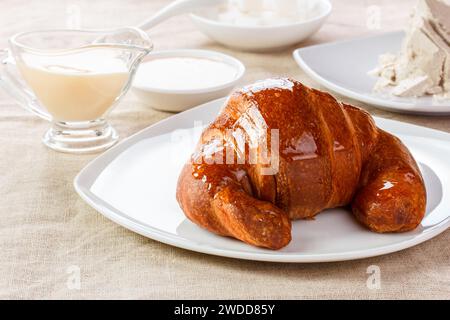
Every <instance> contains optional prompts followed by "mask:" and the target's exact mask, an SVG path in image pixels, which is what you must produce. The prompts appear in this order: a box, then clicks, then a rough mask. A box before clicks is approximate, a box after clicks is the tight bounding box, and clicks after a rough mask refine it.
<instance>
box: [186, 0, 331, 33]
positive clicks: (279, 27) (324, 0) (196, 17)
mask: <svg viewBox="0 0 450 320" xmlns="http://www.w3.org/2000/svg"><path fill="white" fill-rule="evenodd" d="M320 1H322V3H323V4H324V5H325V6H326V7H325V10H324V12H323V13H321V14H320V15H318V16H317V17H314V18H311V19H308V20H304V21H299V22H294V23H287V24H280V25H276V26H240V25H236V24H231V23H226V22H220V21H217V20H212V19H209V18H207V17H204V16H201V15H198V14H195V13H191V14H190V17H191V18H192V19H194V20H197V21H199V22H202V23H205V24H210V25H215V26H218V27H223V28H231V29H236V30H235V31H238V30H242V29H245V30H254V31H257V30H284V29H288V28H292V27H300V26H303V25H306V24H310V23H313V22H317V21H320V20H322V19H325V18H327V17H328V16H329V15H330V14H331V11H332V10H333V5H332V4H331V1H330V0H320Z"/></svg>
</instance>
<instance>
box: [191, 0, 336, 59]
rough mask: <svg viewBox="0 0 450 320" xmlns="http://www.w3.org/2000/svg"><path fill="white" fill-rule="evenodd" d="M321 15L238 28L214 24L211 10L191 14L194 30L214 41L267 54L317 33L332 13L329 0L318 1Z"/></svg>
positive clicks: (215, 22) (226, 24)
mask: <svg viewBox="0 0 450 320" xmlns="http://www.w3.org/2000/svg"><path fill="white" fill-rule="evenodd" d="M318 1H319V3H318V6H319V11H320V14H319V15H318V16H317V17H315V18H313V19H311V20H307V21H301V22H297V23H292V24H286V25H279V26H238V25H234V24H230V23H224V22H220V21H217V20H214V13H213V12H214V11H213V9H207V10H204V11H202V12H198V13H195V14H191V15H190V16H191V19H192V21H193V22H194V24H195V25H196V26H197V28H198V29H199V30H200V31H202V32H203V33H205V34H206V35H208V36H209V37H210V38H212V39H213V40H215V41H217V42H219V43H221V44H224V45H226V46H229V47H232V48H236V49H240V50H246V51H270V50H277V49H281V48H285V47H288V46H291V45H294V44H296V43H299V42H301V41H303V40H305V39H306V38H308V37H310V36H311V35H313V34H314V33H315V32H317V31H318V30H319V29H320V27H321V26H322V25H323V24H324V23H325V20H326V19H327V18H328V16H329V15H330V13H331V10H332V5H331V3H330V1H329V0H318Z"/></svg>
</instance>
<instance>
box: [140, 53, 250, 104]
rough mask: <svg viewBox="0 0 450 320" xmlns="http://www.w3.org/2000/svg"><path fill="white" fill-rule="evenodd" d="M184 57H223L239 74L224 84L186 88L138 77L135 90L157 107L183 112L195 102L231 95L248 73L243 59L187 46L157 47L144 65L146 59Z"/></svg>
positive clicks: (142, 65) (216, 58) (223, 60)
mask: <svg viewBox="0 0 450 320" xmlns="http://www.w3.org/2000/svg"><path fill="white" fill-rule="evenodd" d="M180 57H181V58H183V57H187V58H199V59H208V60H213V61H219V62H222V63H225V64H228V65H229V66H231V67H233V68H235V69H236V75H235V77H234V78H233V79H232V80H231V81H227V82H226V83H223V84H221V85H211V86H207V87H204V88H198V89H182V90H177V89H164V88H160V87H152V86H150V85H146V84H145V83H142V82H137V81H136V80H135V81H134V82H133V91H134V92H135V94H136V95H137V96H138V97H139V98H140V99H141V100H143V101H145V103H147V104H149V105H150V106H151V107H152V108H154V109H158V110H162V111H170V112H180V111H184V110H187V109H189V108H191V107H193V106H198V105H199V104H202V103H205V102H207V101H211V100H214V99H218V98H221V97H223V96H226V95H228V94H229V93H230V91H231V90H233V88H234V87H235V86H236V85H237V84H238V83H239V81H240V80H241V79H242V77H243V76H244V74H245V66H244V64H243V63H242V62H240V61H239V60H237V59H236V58H233V57H231V56H229V55H225V54H223V53H219V52H216V51H209V50H191V49H183V50H170V51H157V52H153V53H151V54H149V55H148V56H147V57H146V59H145V60H144V61H143V62H142V64H141V67H144V66H145V63H146V62H148V61H150V60H153V59H161V58H180ZM139 72H140V71H139V70H138V71H137V75H136V78H138V77H139ZM168 72H169V71H168Z"/></svg>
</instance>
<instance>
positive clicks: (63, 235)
mask: <svg viewBox="0 0 450 320" xmlns="http://www.w3.org/2000/svg"><path fill="white" fill-rule="evenodd" d="M168 2H169V1H163V0H155V1H149V0H147V1H144V0H142V1H139V0H114V1H111V0H109V1H107V0H98V1H91V0H63V1H59V0H58V1H57V0H53V1H52V0H45V1H37V0H35V1H29V0H2V1H1V2H0V48H1V47H5V46H6V45H7V38H8V37H9V36H11V35H13V34H14V33H16V32H20V31H26V30H30V29H42V28H56V27H65V26H77V25H78V24H79V25H81V26H82V27H90V28H93V27H97V28H98V27H112V26H120V25H132V24H135V23H137V22H139V21H140V20H142V19H144V18H146V17H147V16H148V15H150V14H152V13H153V12H155V10H156V9H157V8H159V7H161V6H163V5H165V4H167V3H168ZM333 3H334V6H335V9H334V12H333V14H332V16H331V18H330V19H329V20H328V23H327V24H326V26H325V27H324V28H323V29H322V30H321V31H320V32H319V33H318V34H316V35H315V36H314V37H313V38H311V39H310V40H308V41H307V42H306V43H304V44H302V45H308V44H313V43H320V42H326V41H333V40H338V39H346V38H351V37H354V36H358V35H365V34H370V33H375V32H384V31H388V30H392V29H399V28H401V27H402V25H404V23H405V22H406V19H407V17H408V13H409V10H410V9H411V7H412V5H413V1H407V0H402V1H388V0H384V1H376V0H372V1H369V0H366V1H362V0H345V1H344V0H339V1H338V0H335V1H333ZM377 17H379V18H380V19H379V23H378V22H377ZM151 35H152V38H153V40H154V42H155V49H167V48H206V49H213V50H218V51H221V52H224V53H228V54H231V55H234V56H236V57H237V58H239V59H241V60H242V61H243V62H244V63H245V65H246V66H247V68H248V72H247V74H246V78H245V81H244V82H246V83H248V82H251V81H253V80H256V79H261V78H266V77H270V76H274V75H281V76H284V75H287V76H292V77H295V78H297V79H299V80H302V81H304V82H305V83H306V84H308V85H312V86H315V87H319V86H318V85H317V83H315V82H314V81H312V80H311V79H309V78H308V77H307V76H306V75H304V74H303V72H302V71H301V70H300V69H299V68H298V67H297V65H296V64H295V62H294V60H293V59H292V57H291V52H292V50H293V49H294V48H290V49H289V50H284V51H282V52H276V53H271V54H253V53H242V52H238V51H234V50H230V49H227V48H225V47H222V46H220V45H217V44H215V43H214V42H212V41H211V40H209V39H208V38H207V37H205V36H204V35H202V34H201V33H199V32H197V31H196V30H195V29H194V27H193V26H192V25H191V23H190V21H189V19H188V18H186V17H177V18H174V19H172V20H170V21H168V22H167V23H164V24H163V25H161V26H159V27H157V28H155V29H154V30H153V31H152V32H151ZM340 98H342V99H344V100H347V101H349V100H348V99H345V98H343V97H340ZM350 102H351V101H350ZM364 107H366V108H367V109H368V110H370V111H371V112H372V113H373V114H375V115H379V116H383V117H386V118H391V119H397V120H402V121H406V122H410V123H415V124H419V125H424V126H427V127H430V128H435V129H440V130H443V131H447V132H450V117H434V118H433V117H419V116H406V115H398V114H393V113H389V112H383V111H380V110H377V109H374V108H369V107H367V106H364ZM168 116H170V114H168V113H163V112H158V111H154V110H152V109H151V108H150V106H148V105H145V104H143V103H142V102H140V101H138V100H137V98H135V97H134V96H133V95H131V94H130V95H129V96H128V97H127V98H126V99H125V100H124V101H123V102H122V103H121V105H120V106H119V107H118V108H117V109H116V110H115V111H114V112H113V114H112V119H111V120H112V123H113V124H114V126H115V127H116V128H117V129H118V130H119V132H120V134H121V137H122V138H124V137H127V136H129V135H130V134H132V133H135V132H137V131H139V130H141V129H143V128H145V127H147V126H148V125H150V124H152V123H155V122H157V121H158V120H161V119H163V118H165V117H168ZM47 127H48V123H46V122H44V121H42V120H40V119H37V118H36V117H34V116H33V115H31V114H29V113H27V112H26V111H24V110H22V109H20V108H19V106H18V105H16V104H15V103H14V102H13V101H12V100H11V99H10V97H9V96H7V95H6V94H4V92H1V93H0V150H1V157H0V172H1V174H0V214H1V216H0V298H67V299H73V298H159V299H161V298H174V299H179V298H181V299H185V298H186V299H188V298H194V299H196V298H223V299H233V298H244V299H245V298H250V299H253V298H260V299H265V298H285V299H301V298H307V299H313V298H350V299H355V298H447V299H448V298H450V266H449V263H450V251H449V242H450V232H449V231H448V230H447V231H446V232H444V233H443V234H441V235H440V236H438V237H436V238H434V239H433V240H430V241H428V242H426V243H423V244H421V245H418V246H416V247H414V248H411V249H407V250H404V251H401V252H398V253H394V254H390V255H386V256H381V257H375V258H370V259H364V260H358V261H349V262H339V263H323V264H276V263H262V262H252V261H240V260H234V259H227V258H221V257H214V256H208V255H204V254H199V253H194V252H189V251H186V250H182V249H178V248H174V247H170V246H168V245H164V244H161V243H159V242H156V241H153V240H150V239H147V238H144V237H142V236H139V235H137V234H134V233H133V232H130V231H128V230H126V229H124V228H122V227H120V226H118V225H116V224H114V223H113V222H111V221H109V220H107V219H106V218H104V217H103V216H101V215H100V214H99V213H98V212H96V211H95V210H94V209H92V208H90V207H89V206H88V205H87V204H86V203H84V202H83V201H82V200H81V199H80V198H79V196H78V195H77V194H76V193H75V191H74V188H73V186H72V181H73V178H74V177H75V175H76V174H77V173H78V172H79V171H80V169H81V168H83V167H84V166H85V165H86V164H87V163H88V162H89V161H90V160H92V159H93V158H94V157H95V156H74V155H67V154H60V153H56V152H53V151H50V150H49V149H47V148H45V147H44V146H43V145H42V144H41V142H40V139H41V136H42V134H43V133H44V131H45V130H46V129H47ZM155 201H158V200H157V199H155ZM369 266H378V267H379V268H380V272H381V274H380V275H381V277H380V279H381V287H380V288H379V289H374V288H372V287H371V286H367V283H366V282H367V279H368V276H369V275H368V274H367V270H368V268H369ZM369 270H371V269H369ZM78 275H79V279H80V282H78V281H77V277H78Z"/></svg>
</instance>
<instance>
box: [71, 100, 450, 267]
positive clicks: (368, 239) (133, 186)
mask: <svg viewBox="0 0 450 320" xmlns="http://www.w3.org/2000/svg"><path fill="white" fill-rule="evenodd" d="M225 101H226V100H225V99H220V100H216V101H212V102H209V103H207V104H205V105H202V106H200V107H197V108H195V109H191V110H189V111H186V112H184V113H180V114H178V115H174V116H172V117H170V118H168V119H167V120H165V121H162V122H160V123H157V124H156V125H153V126H151V127H149V128H147V129H144V130H142V131H141V132H139V133H137V134H135V135H133V136H132V137H130V138H128V139H126V140H124V141H123V142H122V143H120V144H119V145H117V146H116V147H114V148H112V149H110V150H109V151H107V152H105V153H104V154H102V155H101V156H99V157H98V158H97V159H95V160H94V161H92V162H91V163H90V164H89V165H87V166H86V168H84V169H83V170H82V171H81V172H80V174H79V175H78V176H77V177H76V179H75V188H76V190H77V192H78V193H79V194H80V196H81V197H82V198H83V199H84V200H86V202H87V203H89V204H90V205H91V206H92V207H94V208H95V209H97V210H98V211H99V212H100V213H102V214H103V215H105V216H106V217H108V218H109V219H111V220H113V221H115V222H116V223H118V224H120V225H122V226H124V227H125V228H128V229H130V230H133V231H135V232H137V233H139V234H142V235H144V236H146V237H149V238H152V239H154V240H157V241H161V242H164V243H167V244H170V245H173V246H177V247H180V248H185V249H189V250H193V251H198V252H203V253H208V254H214V255H219V256H225V257H233V258H241V259H249V260H261V261H275V262H324V261H340V260H350V259H358V258H364V257H370V256H376V255H381V254H386V253H390V252H395V251H398V250H402V249H405V248H408V247H411V246H414V245H416V244H418V243H421V242H424V241H426V240H428V239H430V238H432V237H434V236H436V235H437V234H439V233H441V232H443V231H445V230H446V229H447V228H448V227H449V226H450V163H449V161H448V159H450V135H449V134H446V133H443V132H440V131H435V130H431V129H426V128H423V127H418V126H413V125H409V124H405V123H401V122H396V121H392V120H386V119H376V120H377V123H378V125H379V126H380V127H381V128H383V129H385V130H387V131H389V132H392V133H394V134H396V135H397V136H398V137H400V138H401V139H402V140H403V141H404V142H405V143H406V145H407V146H408V147H409V148H410V150H411V152H412V153H413V155H414V156H415V158H416V159H417V161H418V162H419V163H420V167H421V170H422V172H423V175H424V178H425V181H426V186H427V193H428V207H427V215H426V217H425V219H424V220H423V222H422V224H421V225H420V226H419V227H418V228H417V229H416V230H414V231H412V232H408V233H402V234H376V233H373V232H370V231H368V230H366V229H365V228H363V227H362V226H360V225H359V224H358V223H357V222H356V221H355V220H354V219H353V217H352V215H351V213H350V212H348V211H346V210H345V209H333V210H328V211H327V212H324V213H321V214H319V215H318V216H317V218H316V220H313V221H295V222H294V223H293V239H292V242H291V243H290V244H289V245H288V246H287V247H286V248H284V249H282V250H279V251H271V250H265V249H260V248H256V247H252V246H249V245H247V244H244V243H242V242H240V241H237V240H234V239H229V238H225V237H220V236H216V235H214V234H212V233H210V232H207V231H205V230H202V229H200V228H199V227H197V226H196V225H194V224H193V223H191V222H190V221H189V220H188V219H186V218H185V216H184V214H183V212H182V211H181V209H180V208H179V206H178V203H177V201H176V199H175V189H176V184H177V179H178V174H179V173H180V170H181V168H182V166H183V164H184V163H185V161H186V160H187V159H188V157H189V156H190V154H191V153H192V152H193V149H194V145H195V144H196V142H197V139H198V137H199V135H200V131H201V130H198V129H193V128H194V123H195V122H198V121H201V122H202V123H203V124H208V123H209V122H211V121H212V120H214V118H215V117H216V115H217V113H218V112H219V109H220V108H221V106H222V105H223V104H224V103H225Z"/></svg>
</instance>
